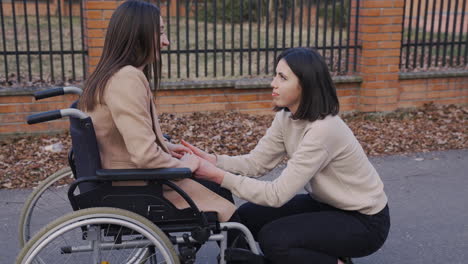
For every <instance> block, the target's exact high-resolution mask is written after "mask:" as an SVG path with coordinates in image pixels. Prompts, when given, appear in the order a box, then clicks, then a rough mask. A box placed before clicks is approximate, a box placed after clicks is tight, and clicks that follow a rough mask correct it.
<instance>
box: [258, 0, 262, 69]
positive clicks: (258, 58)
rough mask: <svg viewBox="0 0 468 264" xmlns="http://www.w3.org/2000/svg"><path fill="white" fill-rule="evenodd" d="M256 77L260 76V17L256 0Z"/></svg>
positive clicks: (260, 5)
mask: <svg viewBox="0 0 468 264" xmlns="http://www.w3.org/2000/svg"><path fill="white" fill-rule="evenodd" d="M257 6H258V8H257V75H258V74H260V16H261V15H262V3H261V0H257Z"/></svg>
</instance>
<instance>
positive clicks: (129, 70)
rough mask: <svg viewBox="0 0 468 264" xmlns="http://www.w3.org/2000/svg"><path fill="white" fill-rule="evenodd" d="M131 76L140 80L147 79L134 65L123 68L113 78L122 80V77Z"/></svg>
mask: <svg viewBox="0 0 468 264" xmlns="http://www.w3.org/2000/svg"><path fill="white" fill-rule="evenodd" d="M129 76H136V77H139V78H143V79H146V76H145V74H144V73H143V71H142V70H140V69H138V68H137V67H135V66H132V65H126V66H123V67H122V68H120V69H119V70H118V71H117V72H116V73H115V74H114V75H113V76H112V77H113V78H120V77H129Z"/></svg>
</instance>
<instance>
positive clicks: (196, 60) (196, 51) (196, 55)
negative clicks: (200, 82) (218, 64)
mask: <svg viewBox="0 0 468 264" xmlns="http://www.w3.org/2000/svg"><path fill="white" fill-rule="evenodd" d="M198 2H199V1H195V2H194V3H195V76H196V77H198V76H199V72H198V53H199V50H198V19H200V18H199V17H198Z"/></svg>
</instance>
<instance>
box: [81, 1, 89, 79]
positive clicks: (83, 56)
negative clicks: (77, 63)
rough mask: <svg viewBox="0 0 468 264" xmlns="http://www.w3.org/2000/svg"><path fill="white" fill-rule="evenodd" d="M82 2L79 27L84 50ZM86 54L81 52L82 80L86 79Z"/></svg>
mask: <svg viewBox="0 0 468 264" xmlns="http://www.w3.org/2000/svg"><path fill="white" fill-rule="evenodd" d="M83 8H84V7H83V1H80V27H81V49H82V50H83V51H84V50H85V41H84V19H83ZM85 55H86V53H85V52H82V55H81V63H82V68H83V80H85V79H86V75H87V73H86V57H85Z"/></svg>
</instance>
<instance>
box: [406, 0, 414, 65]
mask: <svg viewBox="0 0 468 264" xmlns="http://www.w3.org/2000/svg"><path fill="white" fill-rule="evenodd" d="M408 21H409V29H408V34H407V37H406V42H407V43H410V42H411V30H412V25H413V1H412V0H410V13H409V19H408ZM409 48H410V47H409V46H407V47H406V61H405V65H406V67H405V68H406V69H408V68H409V55H410V50H409Z"/></svg>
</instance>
